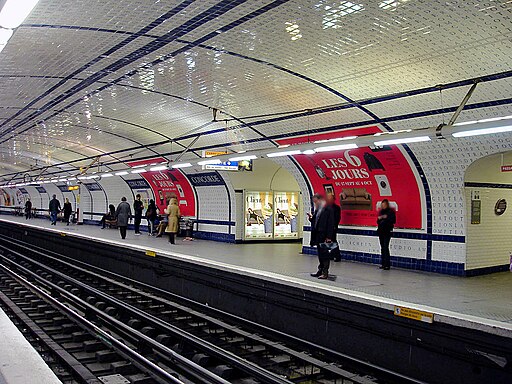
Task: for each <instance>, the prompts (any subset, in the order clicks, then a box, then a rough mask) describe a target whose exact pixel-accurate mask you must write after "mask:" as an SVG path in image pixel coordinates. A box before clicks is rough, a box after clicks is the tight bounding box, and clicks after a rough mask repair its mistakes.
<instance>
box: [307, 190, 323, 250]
mask: <svg viewBox="0 0 512 384" xmlns="http://www.w3.org/2000/svg"><path fill="white" fill-rule="evenodd" d="M312 200H313V213H309V212H308V220H309V222H310V223H311V238H310V240H309V245H310V246H312V247H315V246H317V245H318V243H317V242H316V229H315V222H316V214H317V212H318V209H319V208H320V202H321V201H322V196H321V195H320V194H318V193H315V194H314V195H313V198H312Z"/></svg>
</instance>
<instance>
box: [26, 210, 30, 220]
mask: <svg viewBox="0 0 512 384" xmlns="http://www.w3.org/2000/svg"><path fill="white" fill-rule="evenodd" d="M25 218H26V219H27V220H28V219H31V218H32V212H31V211H25Z"/></svg>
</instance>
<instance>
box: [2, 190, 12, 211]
mask: <svg viewBox="0 0 512 384" xmlns="http://www.w3.org/2000/svg"><path fill="white" fill-rule="evenodd" d="M0 205H2V206H4V207H12V206H14V202H13V198H12V196H11V194H10V192H9V191H8V190H6V189H0Z"/></svg>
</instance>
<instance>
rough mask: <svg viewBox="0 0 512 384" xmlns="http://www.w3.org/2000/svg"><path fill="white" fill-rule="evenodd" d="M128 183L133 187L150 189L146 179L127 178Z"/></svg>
mask: <svg viewBox="0 0 512 384" xmlns="http://www.w3.org/2000/svg"><path fill="white" fill-rule="evenodd" d="M126 183H127V184H128V186H129V187H130V188H131V189H150V188H151V187H150V186H149V184H148V182H147V181H146V180H145V179H134V180H126Z"/></svg>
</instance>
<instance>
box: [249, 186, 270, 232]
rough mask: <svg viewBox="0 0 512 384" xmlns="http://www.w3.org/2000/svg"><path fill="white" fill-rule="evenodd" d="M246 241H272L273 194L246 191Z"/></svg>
mask: <svg viewBox="0 0 512 384" xmlns="http://www.w3.org/2000/svg"><path fill="white" fill-rule="evenodd" d="M244 197H245V207H244V208H245V209H244V214H245V229H244V239H247V240H251V239H255V240H256V239H272V238H273V216H274V201H273V198H272V192H270V191H265V192H255V191H245V192H244Z"/></svg>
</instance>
